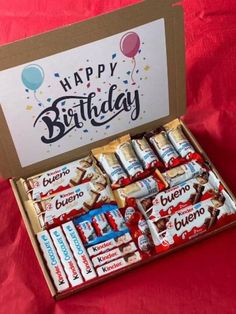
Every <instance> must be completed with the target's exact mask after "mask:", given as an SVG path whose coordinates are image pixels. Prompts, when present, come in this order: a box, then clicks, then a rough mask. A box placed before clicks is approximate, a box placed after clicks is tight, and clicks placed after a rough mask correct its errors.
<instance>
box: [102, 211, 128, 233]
mask: <svg viewBox="0 0 236 314" xmlns="http://www.w3.org/2000/svg"><path fill="white" fill-rule="evenodd" d="M106 216H107V219H108V221H109V223H110V225H111V226H112V228H113V230H115V231H121V230H124V229H126V228H127V226H126V223H125V220H124V218H123V216H122V215H121V212H120V211H119V209H118V208H117V209H114V210H111V211H109V212H108V213H107V214H106Z"/></svg>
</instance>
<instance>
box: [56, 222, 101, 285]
mask: <svg viewBox="0 0 236 314" xmlns="http://www.w3.org/2000/svg"><path fill="white" fill-rule="evenodd" d="M62 228H63V230H64V232H65V235H66V238H67V240H68V242H69V244H70V247H71V249H72V252H73V253H74V256H75V259H76V261H77V263H78V266H79V268H80V270H81V273H82V275H83V277H84V279H85V280H86V281H87V280H90V279H93V278H95V277H96V276H97V275H96V273H95V270H94V268H93V265H92V263H91V260H90V258H89V257H88V254H87V252H86V250H85V248H84V245H83V243H82V241H81V239H80V237H79V235H78V233H77V231H76V229H75V226H74V224H73V222H71V221H70V222H67V223H65V224H63V225H62Z"/></svg>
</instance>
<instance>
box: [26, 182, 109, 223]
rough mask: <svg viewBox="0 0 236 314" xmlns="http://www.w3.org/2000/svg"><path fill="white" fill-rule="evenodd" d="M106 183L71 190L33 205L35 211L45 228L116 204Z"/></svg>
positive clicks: (84, 185) (83, 185)
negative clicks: (109, 204)
mask: <svg viewBox="0 0 236 314" xmlns="http://www.w3.org/2000/svg"><path fill="white" fill-rule="evenodd" d="M103 179H104V181H97V182H88V183H84V184H81V185H79V186H76V187H73V188H70V189H68V190H66V191H64V192H61V193H58V194H57V195H55V196H52V197H50V198H47V199H45V200H42V201H38V202H35V203H32V205H31V206H32V207H33V210H35V211H36V213H37V214H38V215H39V216H40V223H41V225H42V227H43V228H50V227H53V226H57V225H60V224H61V223H62V222H66V221H68V220H70V219H71V218H73V217H75V216H80V215H83V214H86V213H87V212H88V211H89V210H91V209H94V208H98V207H101V206H102V205H103V204H105V203H114V198H113V193H112V191H111V189H110V187H109V186H108V185H107V182H106V180H105V178H103Z"/></svg>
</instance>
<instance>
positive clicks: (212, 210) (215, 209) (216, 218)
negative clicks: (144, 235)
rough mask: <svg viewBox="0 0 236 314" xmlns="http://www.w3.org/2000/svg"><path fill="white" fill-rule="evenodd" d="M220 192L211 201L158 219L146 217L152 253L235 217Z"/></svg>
mask: <svg viewBox="0 0 236 314" xmlns="http://www.w3.org/2000/svg"><path fill="white" fill-rule="evenodd" d="M226 194H227V193H226V192H225V191H222V192H221V193H220V194H218V195H217V196H216V197H215V198H212V199H208V200H205V201H203V202H201V203H198V204H195V205H191V206H188V207H185V208H183V209H180V210H179V211H177V212H175V213H174V214H172V215H168V216H166V217H162V218H155V217H153V216H152V217H150V219H149V220H148V224H149V227H150V230H151V234H152V238H153V241H154V243H155V247H156V252H158V253H159V252H162V251H165V250H168V249H169V248H171V247H173V246H176V245H179V244H181V243H184V242H186V241H188V240H190V239H193V238H195V237H197V236H199V235H201V234H204V233H206V232H208V231H209V230H212V228H216V227H218V226H220V225H223V224H224V221H225V219H227V217H228V216H230V215H232V214H235V212H236V208H235V204H234V203H233V202H232V201H229V199H228V198H227V197H226Z"/></svg>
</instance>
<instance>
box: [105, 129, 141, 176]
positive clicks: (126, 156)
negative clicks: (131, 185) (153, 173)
mask: <svg viewBox="0 0 236 314" xmlns="http://www.w3.org/2000/svg"><path fill="white" fill-rule="evenodd" d="M111 146H113V147H114V150H115V152H116V154H117V155H118V156H119V159H120V161H121V163H122V165H123V167H124V168H125V170H126V171H127V173H128V174H129V176H130V177H136V176H138V175H140V174H141V173H142V172H143V167H142V164H141V163H140V161H139V159H138V157H137V156H136V154H135V152H134V150H133V147H132V144H131V138H130V136H129V135H125V136H122V137H121V138H119V139H117V140H115V141H113V142H112V143H111Z"/></svg>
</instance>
